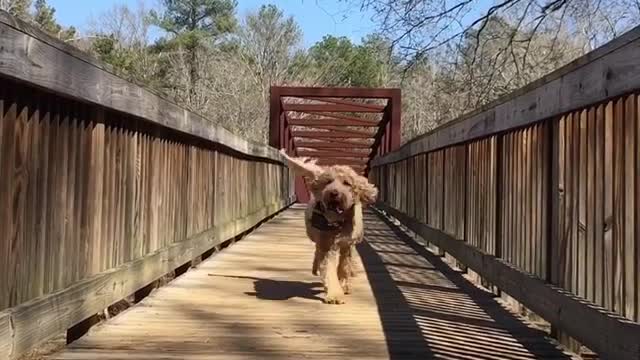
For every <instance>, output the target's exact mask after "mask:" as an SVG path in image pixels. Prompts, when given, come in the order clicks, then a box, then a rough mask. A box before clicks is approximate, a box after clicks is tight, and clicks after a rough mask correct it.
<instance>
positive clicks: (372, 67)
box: [309, 35, 392, 87]
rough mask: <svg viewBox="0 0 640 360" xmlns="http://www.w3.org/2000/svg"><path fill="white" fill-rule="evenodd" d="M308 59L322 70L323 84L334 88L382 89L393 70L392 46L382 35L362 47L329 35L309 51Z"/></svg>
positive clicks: (369, 38) (368, 40)
mask: <svg viewBox="0 0 640 360" xmlns="http://www.w3.org/2000/svg"><path fill="white" fill-rule="evenodd" d="M309 57H310V59H311V62H312V64H313V66H315V67H317V68H319V69H321V71H320V74H321V75H320V77H321V79H322V82H324V83H326V84H328V85H332V86H340V85H350V86H357V87H379V86H382V85H383V84H384V83H385V82H386V80H387V79H388V77H389V75H390V73H389V72H390V71H391V66H392V64H391V63H390V60H391V57H390V45H389V43H388V41H386V40H385V39H384V38H383V37H381V36H379V35H369V36H367V37H366V38H365V39H363V42H362V44H361V45H354V44H353V43H352V42H351V40H349V39H348V38H346V37H335V36H331V35H328V36H325V37H324V38H323V39H322V40H321V41H320V42H318V43H316V44H315V45H313V46H312V47H311V48H310V49H309Z"/></svg>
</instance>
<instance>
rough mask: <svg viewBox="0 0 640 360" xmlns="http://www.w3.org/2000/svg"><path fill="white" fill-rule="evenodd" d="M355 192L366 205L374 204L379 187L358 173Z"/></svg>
mask: <svg viewBox="0 0 640 360" xmlns="http://www.w3.org/2000/svg"><path fill="white" fill-rule="evenodd" d="M354 184H355V185H354V187H355V192H356V194H357V195H358V198H359V199H360V202H361V203H362V204H364V205H369V204H373V203H375V202H376V198H377V197H378V189H377V188H376V187H375V185H373V184H372V183H370V182H369V179H367V178H366V177H364V176H360V175H357V176H356V178H355V182H354Z"/></svg>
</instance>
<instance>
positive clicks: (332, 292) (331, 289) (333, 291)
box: [320, 248, 344, 304]
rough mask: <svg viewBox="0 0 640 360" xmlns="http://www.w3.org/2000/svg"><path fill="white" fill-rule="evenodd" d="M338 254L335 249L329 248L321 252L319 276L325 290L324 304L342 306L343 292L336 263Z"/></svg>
mask: <svg viewBox="0 0 640 360" xmlns="http://www.w3.org/2000/svg"><path fill="white" fill-rule="evenodd" d="M339 256H340V252H339V250H338V249H337V248H331V250H329V251H328V252H323V253H322V257H321V258H320V274H321V276H322V282H323V283H324V290H325V300H324V301H325V303H327V304H344V299H343V297H344V291H343V290H342V286H341V284H340V279H338V262H339Z"/></svg>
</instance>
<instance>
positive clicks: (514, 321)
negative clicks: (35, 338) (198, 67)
mask: <svg viewBox="0 0 640 360" xmlns="http://www.w3.org/2000/svg"><path fill="white" fill-rule="evenodd" d="M366 231H367V232H366V233H367V235H366V240H367V241H366V242H365V243H363V244H361V246H360V247H359V253H360V256H361V261H362V266H361V269H362V270H364V271H360V272H359V274H358V276H357V277H356V279H355V282H354V293H353V295H350V296H349V297H348V299H347V304H345V305H340V306H336V305H325V304H323V303H322V300H321V299H322V298H321V297H322V292H321V291H322V286H321V284H320V283H319V281H318V279H317V278H315V277H313V276H312V275H311V262H312V258H313V254H312V252H313V245H312V243H311V242H310V241H309V240H308V239H307V238H306V236H305V231H304V222H303V210H302V208H300V207H293V208H292V209H290V210H287V211H285V212H283V213H282V214H280V215H279V216H278V217H276V218H274V219H273V220H271V221H270V222H268V223H266V224H264V225H263V226H261V227H260V228H258V229H257V230H256V231H254V232H253V233H251V234H250V235H249V236H247V237H246V238H245V239H243V240H242V241H240V242H238V243H237V244H235V245H233V246H232V247H230V248H228V249H226V250H224V251H223V252H221V253H220V254H217V255H216V256H214V257H212V258H210V259H208V260H207V261H205V262H203V263H201V264H200V265H199V266H198V267H197V268H196V269H192V270H190V271H188V272H187V273H185V274H184V275H182V276H181V277H179V278H177V279H176V280H175V281H173V282H171V283H170V284H168V285H167V286H166V287H163V288H161V289H159V290H157V291H155V292H154V293H152V294H151V295H150V296H149V297H148V298H146V299H145V300H143V301H142V302H141V303H139V304H137V305H136V306H134V307H132V308H131V309H129V310H127V311H126V312H124V313H122V314H120V315H119V316H117V317H115V318H112V319H111V320H109V321H107V322H106V323H104V324H103V325H100V326H97V327H96V328H94V329H93V330H92V331H90V333H89V334H88V335H87V336H85V337H83V338H81V339H80V340H78V341H76V342H75V343H73V344H71V345H70V346H69V347H68V348H67V349H65V350H64V351H62V352H60V353H57V354H55V355H53V356H51V357H50V358H51V359H57V360H62V359H83V360H91V359H101V360H103V359H127V360H132V359H136V360H142V359H185V360H196V359H197V360H204V359H214V360H215V359H229V360H236V359H318V360H319V359H338V358H340V359H430V358H433V359H469V360H471V359H474V360H489V359H495V360H502V359H570V358H571V357H570V356H569V355H567V354H565V353H563V352H562V351H560V350H558V349H557V348H556V347H555V346H554V345H553V344H552V343H551V342H550V341H549V340H547V339H546V338H545V337H544V334H543V333H542V332H539V331H537V330H533V329H531V328H528V327H527V326H526V325H525V324H524V323H523V322H522V321H521V320H520V319H518V318H517V317H515V316H513V315H512V314H510V313H509V312H508V311H506V310H504V309H503V308H502V307H501V305H500V304H499V303H498V302H496V301H495V300H494V299H493V298H492V297H491V296H490V294H488V293H486V292H484V291H482V290H480V289H478V288H476V287H475V286H473V285H472V284H470V283H469V282H467V281H466V280H465V279H464V278H463V277H462V276H461V275H460V274H459V273H457V272H455V271H453V270H452V269H450V268H449V267H448V266H447V265H446V264H444V263H443V262H442V261H441V260H440V258H438V257H435V256H433V255H432V254H431V253H430V252H428V251H426V250H425V249H424V248H422V247H420V246H419V245H417V244H416V243H414V242H413V241H411V240H410V239H409V238H407V237H406V235H405V234H404V233H402V232H401V231H400V230H399V229H397V228H396V227H394V226H393V225H391V224H389V223H388V222H386V221H385V220H382V219H380V218H379V217H378V216H377V215H375V214H373V213H367V215H366Z"/></svg>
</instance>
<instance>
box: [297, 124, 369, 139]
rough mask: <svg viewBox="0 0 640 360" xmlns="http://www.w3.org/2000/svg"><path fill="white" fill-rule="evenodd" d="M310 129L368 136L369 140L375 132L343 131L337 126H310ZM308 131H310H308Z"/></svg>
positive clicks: (343, 129)
mask: <svg viewBox="0 0 640 360" xmlns="http://www.w3.org/2000/svg"><path fill="white" fill-rule="evenodd" d="M310 128H315V129H323V130H331V131H337V132H343V133H349V134H356V135H367V136H369V137H371V138H373V137H374V136H375V135H376V133H375V132H370V131H362V130H353V129H345V128H341V127H339V126H321V125H314V126H310ZM309 130H312V129H309Z"/></svg>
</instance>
